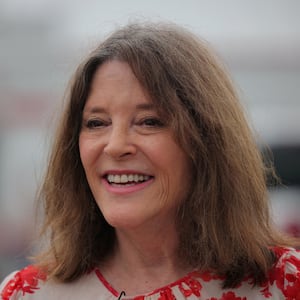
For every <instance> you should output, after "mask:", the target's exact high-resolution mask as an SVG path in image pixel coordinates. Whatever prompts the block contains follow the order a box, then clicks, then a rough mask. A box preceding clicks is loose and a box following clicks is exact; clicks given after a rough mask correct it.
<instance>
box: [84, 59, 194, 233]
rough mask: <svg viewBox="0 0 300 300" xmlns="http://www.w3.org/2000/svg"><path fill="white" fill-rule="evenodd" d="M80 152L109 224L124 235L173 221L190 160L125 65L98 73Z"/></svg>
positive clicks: (109, 64) (186, 183)
mask: <svg viewBox="0 0 300 300" xmlns="http://www.w3.org/2000/svg"><path fill="white" fill-rule="evenodd" d="M79 149H80V157H81V161H82V164H83V167H84V170H85V173H86V177H87V181H88V184H89V186H90V189H91V191H92V193H93V196H94V198H95V200H96V202H97V204H98V206H99V208H100V210H101V212H102V214H103V216H104V217H105V219H106V220H107V222H108V223H109V224H111V225H112V226H113V227H115V228H122V229H125V228H136V227H137V226H142V225H146V224H153V222H154V223H156V222H157V221H158V220H164V221H166V222H170V221H174V218H175V213H176V209H177V207H178V205H179V204H180V202H181V201H184V200H185V198H186V197H187V194H188V190H189V182H190V167H189V165H190V164H189V160H188V157H187V155H186V154H185V153H184V152H183V150H182V149H181V148H180V147H179V146H178V145H177V143H176V142H175V140H174V136H173V132H172V130H171V129H170V128H169V127H168V125H167V124H166V123H165V120H164V119H163V118H162V117H160V116H159V114H158V113H157V111H156V109H155V107H154V106H153V104H152V102H151V100H150V99H149V96H148V95H147V93H146V92H145V90H144V89H143V88H142V86H141V85H140V83H139V81H138V80H137V78H136V77H135V76H134V74H133V72H132V71H131V68H130V67H129V65H128V64H127V63H124V62H120V61H117V60H113V61H109V62H106V63H104V64H102V65H101V66H100V67H99V68H98V70H97V71H96V73H95V75H94V78H93V81H92V84H91V89H90V93H89V96H88V99H87V101H86V104H85V107H84V111H83V123H82V129H81V132H80V136H79Z"/></svg>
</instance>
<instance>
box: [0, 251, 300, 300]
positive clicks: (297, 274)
mask: <svg viewBox="0 0 300 300" xmlns="http://www.w3.org/2000/svg"><path fill="white" fill-rule="evenodd" d="M274 252H275V254H276V256H277V257H278V261H277V263H276V264H275V265H274V267H273V268H272V269H271V270H270V271H269V276H268V280H267V281H266V282H264V283H263V284H262V285H261V286H258V287H255V288H253V282H252V280H251V278H245V279H244V281H243V282H242V283H241V284H240V285H239V286H238V287H237V288H235V289H226V290H222V288H221V283H222V280H223V279H224V278H222V277H220V276H217V275H215V274H212V273H210V272H197V271H195V272H192V273H190V274H188V275H187V276H185V277H183V278H182V279H180V280H178V281H176V282H174V283H172V284H170V285H168V286H165V287H163V288H160V289H157V290H155V291H153V292H152V293H149V294H147V295H141V296H136V297H130V298H129V297H126V296H125V295H122V294H119V293H118V292H117V291H116V290H115V289H114V288H113V287H111V286H110V284H109V283H108V282H107V281H106V280H105V278H104V277H103V276H102V275H101V273H100V271H99V270H98V269H96V270H95V272H93V274H92V276H95V275H96V277H98V281H96V282H98V284H97V285H96V288H97V289H99V293H98V295H101V297H100V296H99V297H100V298H99V299H109V300H117V299H122V300H126V299H131V300H132V299H133V300H150V299H151V300H179V299H180V300H184V299H203V300H247V299H254V298H255V299H274V298H276V299H285V300H300V252H299V251H296V250H294V249H290V248H279V247H277V248H275V249H274ZM93 280H94V281H95V278H94V279H93ZM99 283H101V284H100V285H99ZM43 285H45V286H46V285H47V281H46V275H45V274H44V273H42V272H41V271H40V270H39V269H38V268H36V267H35V266H28V267H27V268H25V269H23V270H21V271H19V272H17V273H15V274H14V275H13V276H11V277H10V278H9V279H8V280H7V282H6V284H5V285H4V286H2V293H1V300H18V299H23V298H22V297H23V296H24V295H32V298H31V296H30V297H29V298H28V297H27V298H26V299H34V300H35V299H39V300H40V299H43V300H44V299H52V298H49V297H45V294H46V292H45V293H44V294H43ZM51 288H52V287H51ZM83 288H84V287H83ZM86 290H89V289H86ZM0 291H1V288H0ZM37 295H40V296H37ZM59 295H60V297H59V299H63V298H64V295H63V294H59ZM102 295H104V296H102ZM34 296H37V297H34ZM75 296H76V293H75V292H74V297H72V299H82V298H79V297H78V298H76V297H75ZM68 299H69V298H68ZM86 299H88V297H87V298H86ZM92 299H94V298H92Z"/></svg>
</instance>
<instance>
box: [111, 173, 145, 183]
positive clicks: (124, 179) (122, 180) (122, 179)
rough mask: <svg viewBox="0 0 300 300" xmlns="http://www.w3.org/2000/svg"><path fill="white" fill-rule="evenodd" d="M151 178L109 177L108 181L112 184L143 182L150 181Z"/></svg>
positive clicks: (132, 176)
mask: <svg viewBox="0 0 300 300" xmlns="http://www.w3.org/2000/svg"><path fill="white" fill-rule="evenodd" d="M149 178H150V176H148V175H140V174H122V175H113V174H109V175H107V181H108V182H110V183H128V182H143V181H147V180H149Z"/></svg>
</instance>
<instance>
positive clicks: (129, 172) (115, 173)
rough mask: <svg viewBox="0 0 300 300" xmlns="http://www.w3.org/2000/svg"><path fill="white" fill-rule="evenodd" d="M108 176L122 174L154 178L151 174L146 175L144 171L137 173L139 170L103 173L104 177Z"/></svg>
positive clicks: (107, 171)
mask: <svg viewBox="0 0 300 300" xmlns="http://www.w3.org/2000/svg"><path fill="white" fill-rule="evenodd" d="M108 174H112V175H121V174H126V175H127V174H138V175H148V176H151V177H153V176H152V175H151V174H149V173H145V172H142V171H137V170H128V169H126V170H106V171H104V172H103V173H102V177H105V176H106V175H108Z"/></svg>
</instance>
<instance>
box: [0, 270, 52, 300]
mask: <svg viewBox="0 0 300 300" xmlns="http://www.w3.org/2000/svg"><path fill="white" fill-rule="evenodd" d="M39 280H46V275H45V274H43V273H42V272H41V271H40V270H39V269H37V268H36V267H35V266H28V267H26V268H25V269H23V270H21V271H19V272H17V273H16V274H15V276H14V277H13V278H12V279H11V280H9V281H8V283H7V284H6V286H5V287H4V289H3V291H2V293H1V300H10V299H11V296H12V295H13V294H14V293H15V292H19V291H21V292H22V294H23V295H24V294H25V293H29V294H33V293H34V291H35V290H37V289H39V287H38V284H39Z"/></svg>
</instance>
